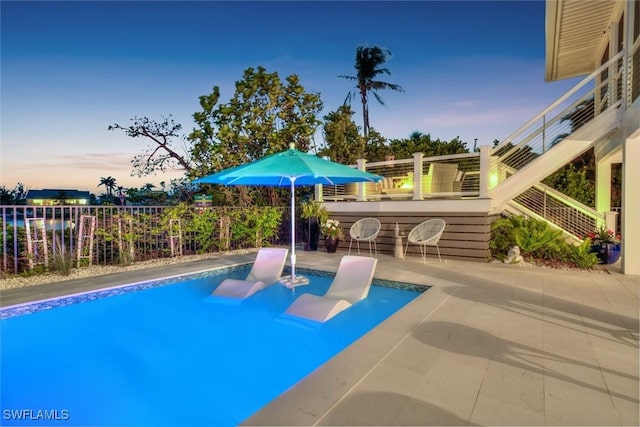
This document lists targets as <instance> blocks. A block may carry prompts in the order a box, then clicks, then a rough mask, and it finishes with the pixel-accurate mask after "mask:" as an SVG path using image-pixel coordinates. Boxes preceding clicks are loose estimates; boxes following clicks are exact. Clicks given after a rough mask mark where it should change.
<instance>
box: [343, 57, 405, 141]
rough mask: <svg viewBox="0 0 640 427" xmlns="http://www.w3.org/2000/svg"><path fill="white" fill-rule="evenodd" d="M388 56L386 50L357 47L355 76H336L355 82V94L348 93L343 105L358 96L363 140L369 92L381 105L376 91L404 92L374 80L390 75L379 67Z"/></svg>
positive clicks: (365, 131) (400, 88) (367, 123)
mask: <svg viewBox="0 0 640 427" xmlns="http://www.w3.org/2000/svg"><path fill="white" fill-rule="evenodd" d="M390 56H391V51H389V50H388V49H382V48H380V47H378V46H373V47H365V46H358V48H357V50H356V62H355V69H356V71H357V74H356V75H355V76H338V77H341V78H343V79H348V80H352V81H355V82H356V89H357V92H356V91H354V92H349V95H347V99H346V100H345V104H346V103H348V102H350V101H351V97H352V96H355V94H356V93H359V94H360V101H361V102H362V128H363V130H364V136H365V138H366V137H367V136H368V135H369V106H368V100H367V96H368V94H369V92H371V93H373V96H375V98H376V100H377V101H378V102H379V103H380V104H381V105H384V102H383V101H382V98H380V96H379V95H378V92H377V91H378V90H381V89H391V90H395V91H396V92H404V89H402V87H400V86H399V85H396V84H393V83H388V82H382V81H379V80H375V78H376V77H378V76H379V75H380V74H388V75H391V72H390V71H389V70H388V69H387V68H380V65H382V64H384V63H385V62H387V58H388V57H390Z"/></svg>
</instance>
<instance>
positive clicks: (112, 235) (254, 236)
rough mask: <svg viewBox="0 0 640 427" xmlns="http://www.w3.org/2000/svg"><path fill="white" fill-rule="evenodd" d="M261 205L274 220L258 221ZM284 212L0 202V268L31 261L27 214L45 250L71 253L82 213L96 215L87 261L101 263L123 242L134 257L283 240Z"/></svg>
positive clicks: (18, 267) (286, 235)
mask: <svg viewBox="0 0 640 427" xmlns="http://www.w3.org/2000/svg"><path fill="white" fill-rule="evenodd" d="M261 209H262V211H260V210H261ZM266 209H269V210H270V212H271V214H270V215H272V219H273V218H276V219H275V221H277V222H276V225H275V226H261V225H257V224H258V223H259V221H260V219H259V216H260V215H262V213H261V212H263V213H264V212H266ZM289 215H290V208H288V207H284V208H273V207H269V208H237V207H209V208H198V207H193V206H191V207H186V206H182V207H176V206H124V207H117V206H46V207H42V206H0V251H1V252H0V271H2V272H3V273H19V272H22V271H25V270H27V269H29V268H30V265H32V264H33V258H34V257H35V255H37V254H34V253H29V250H28V241H29V239H30V238H31V236H28V235H27V228H26V227H25V225H26V223H27V221H29V220H30V219H36V218H37V219H40V220H42V221H44V225H45V226H44V229H45V233H44V234H45V235H44V236H39V238H45V239H46V240H47V242H48V245H47V248H48V249H47V250H48V251H50V252H51V253H52V254H55V253H58V252H60V251H61V250H63V249H64V251H71V253H72V254H76V253H77V249H78V244H79V242H80V241H81V240H80V239H79V236H78V233H79V231H80V228H81V227H80V226H79V224H80V222H81V218H82V217H83V216H89V217H93V218H95V232H94V233H93V235H92V236H90V237H91V238H90V241H91V246H92V251H91V253H92V256H91V259H90V260H87V261H86V262H89V263H92V264H102V265H106V264H114V263H117V262H118V261H119V256H120V255H121V254H122V252H123V245H126V247H127V250H131V253H133V254H134V257H135V259H134V261H142V260H148V259H154V258H163V257H171V256H176V255H178V254H184V255H189V254H196V253H206V252H216V251H220V250H234V249H242V248H249V247H256V246H258V245H263V244H264V245H275V244H288V243H290V242H291V230H290V226H289V224H290V217H289ZM298 221H301V220H299V219H298ZM270 222H271V224H273V223H274V221H273V220H272V221H270ZM39 223H40V224H41V223H42V222H41V221H39ZM300 224H301V222H300ZM296 228H297V230H300V229H301V227H296ZM177 230H179V231H177ZM85 237H86V236H85ZM299 238H300V236H297V239H299ZM176 244H177V245H179V246H176ZM82 258H83V257H82ZM30 260H31V262H29V261H30Z"/></svg>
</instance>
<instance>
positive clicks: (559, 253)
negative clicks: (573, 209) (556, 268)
mask: <svg viewBox="0 0 640 427" xmlns="http://www.w3.org/2000/svg"><path fill="white" fill-rule="evenodd" d="M491 230H492V237H491V241H490V242H489V247H490V248H491V253H492V255H493V256H494V257H496V258H498V259H501V260H503V259H505V258H506V257H507V253H508V251H509V249H511V248H512V247H513V246H518V247H519V248H520V251H521V253H522V256H524V257H527V258H528V259H533V260H540V261H544V262H552V263H569V264H573V265H575V266H577V267H580V268H590V267H593V266H594V265H596V264H597V263H598V259H597V257H596V256H595V255H593V254H589V249H590V244H585V243H583V244H580V245H574V244H571V243H569V242H568V241H567V240H565V238H564V237H563V236H562V232H561V231H559V230H554V229H552V228H551V227H550V226H549V224H547V223H546V222H544V221H539V220H536V219H532V218H526V217H524V216H514V217H509V218H501V219H499V220H497V221H495V222H494V223H493V225H492V226H491Z"/></svg>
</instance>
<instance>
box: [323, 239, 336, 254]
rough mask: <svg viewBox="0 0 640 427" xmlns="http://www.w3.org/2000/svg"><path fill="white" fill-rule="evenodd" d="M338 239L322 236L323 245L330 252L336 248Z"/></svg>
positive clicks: (333, 251)
mask: <svg viewBox="0 0 640 427" xmlns="http://www.w3.org/2000/svg"><path fill="white" fill-rule="evenodd" d="M339 242H340V240H338V239H336V238H335V237H325V238H324V247H325V248H326V249H327V252H328V253H330V254H332V253H335V252H336V250H337V249H338V243H339Z"/></svg>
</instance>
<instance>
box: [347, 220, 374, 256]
mask: <svg viewBox="0 0 640 427" xmlns="http://www.w3.org/2000/svg"><path fill="white" fill-rule="evenodd" d="M380 228H381V224H380V220H378V219H377V218H362V219H359V220H357V221H356V222H355V223H354V224H353V225H352V226H351V228H350V229H349V236H351V240H350V241H349V255H351V245H353V241H354V240H355V241H356V245H357V246H358V255H359V254H360V242H369V255H371V242H373V248H374V250H375V254H376V255H378V246H377V245H376V238H377V237H378V233H380Z"/></svg>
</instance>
